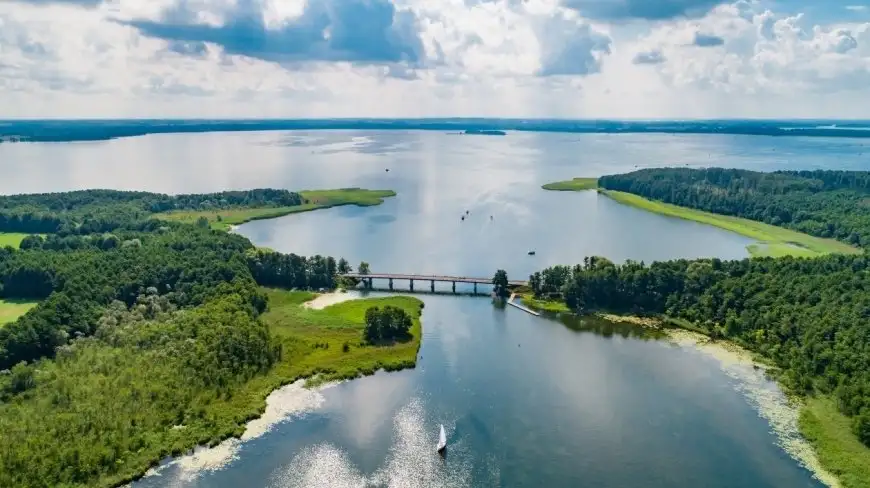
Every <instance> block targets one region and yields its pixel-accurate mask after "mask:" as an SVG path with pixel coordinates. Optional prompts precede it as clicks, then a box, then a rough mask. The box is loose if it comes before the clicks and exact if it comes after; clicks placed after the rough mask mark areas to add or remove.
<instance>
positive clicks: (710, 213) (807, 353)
mask: <svg viewBox="0 0 870 488" xmlns="http://www.w3.org/2000/svg"><path fill="white" fill-rule="evenodd" d="M598 184H599V191H601V192H602V193H603V194H605V195H607V196H609V197H612V198H614V199H616V200H617V201H620V202H622V203H627V204H630V205H634V206H637V207H639V208H644V209H647V210H651V211H656V212H659V213H663V214H666V215H673V216H676V217H681V218H686V219H689V220H696V221H701V222H705V223H709V224H712V225H717V226H719V227H723V228H726V229H729V230H734V231H735V232H740V233H742V234H744V235H749V236H751V237H755V238H759V239H760V240H763V242H764V245H765V246H767V247H768V248H769V249H772V250H773V252H767V253H765V254H768V255H769V256H770V255H773V256H779V257H776V258H773V257H766V258H762V259H757V258H755V259H745V260H741V261H722V260H719V259H700V260H693V261H687V260H676V261H668V262H656V263H652V264H651V265H644V264H642V263H637V262H633V261H627V262H626V263H624V264H621V265H618V264H614V263H612V262H611V261H609V260H607V259H605V258H601V257H590V258H587V259H586V260H585V261H584V262H583V263H581V264H578V265H576V266H573V267H569V266H554V267H550V268H547V269H545V270H542V271H541V272H539V273H534V274H533V275H532V276H531V277H530V280H529V285H530V288H531V294H532V295H533V298H534V299H535V300H537V301H539V302H541V303H543V304H544V305H545V306H548V307H549V308H551V309H558V308H559V305H558V304H559V303H561V304H562V305H561V307H564V309H567V310H571V311H574V312H578V313H591V312H598V311H601V312H612V313H620V314H632V315H647V316H656V317H660V318H662V319H663V320H664V321H665V322H667V323H670V324H672V325H676V326H679V327H684V328H687V329H690V330H693V331H697V332H701V333H703V334H705V335H707V336H709V337H710V338H712V339H714V340H721V339H725V340H729V341H732V342H734V343H736V344H738V345H740V346H742V347H744V348H746V349H749V350H751V351H754V352H755V353H757V354H759V355H760V356H761V357H763V358H765V359H766V360H767V361H769V362H770V363H772V365H774V367H775V368H774V370H773V371H775V374H776V377H777V379H778V380H779V382H780V383H781V384H782V385H783V386H784V387H785V389H786V390H787V391H789V392H790V393H792V394H794V395H795V396H796V397H798V398H801V399H803V402H804V403H803V409H802V412H801V419H800V427H801V430H802V432H803V433H804V435H805V436H806V437H807V438H808V439H809V440H810V441H811V443H812V444H813V446H814V448H815V450H816V451H817V454H818V456H819V459H820V460H821V462H822V463H823V465H824V466H825V467H826V468H827V469H828V470H830V471H831V472H834V473H836V474H837V475H838V477H839V478H840V481H841V482H842V484H843V486H845V487H847V488H861V487H866V486H868V485H867V480H870V368H867V367H865V366H859V365H867V364H870V353H868V349H867V344H868V342H867V334H866V330H867V321H866V312H867V305H866V304H867V303H870V293H868V290H870V273H868V264H867V262H866V258H865V256H864V255H863V249H864V248H867V247H868V246H870V208H868V206H867V205H866V201H867V199H868V197H870V172H864V171H779V172H774V173H758V172H753V171H745V170H734V169H722V168H709V169H702V170H696V169H685V168H663V169H645V170H641V171H635V172H632V173H627V174H622V175H610V176H603V177H601V178H599V179H598ZM793 248H795V249H800V252H794V251H792V249H793ZM795 255H797V256H801V257H804V258H806V257H808V256H812V257H813V259H795V257H794V256H795ZM589 283H594V284H595V286H588V284H589ZM532 303H534V302H532Z"/></svg>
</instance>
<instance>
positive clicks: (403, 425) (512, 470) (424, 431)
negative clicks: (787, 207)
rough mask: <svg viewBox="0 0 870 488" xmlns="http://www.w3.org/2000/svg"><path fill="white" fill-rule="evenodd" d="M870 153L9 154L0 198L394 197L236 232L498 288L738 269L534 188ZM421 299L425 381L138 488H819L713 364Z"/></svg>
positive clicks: (719, 250) (613, 140)
mask: <svg viewBox="0 0 870 488" xmlns="http://www.w3.org/2000/svg"><path fill="white" fill-rule="evenodd" d="M865 150H866V148H864V146H863V145H862V143H861V142H860V141H858V142H856V141H852V140H848V139H824V138H796V137H792V138H764V137H747V136H725V135H717V136H709V135H704V136H701V135H680V136H673V135H655V134H633V135H607V134H605V135H598V134H590V135H578V134H536V133H521V134H517V133H511V134H509V135H508V136H506V137H483V136H481V137H475V136H451V135H446V134H441V133H436V132H398V131H397V132H384V133H375V132H312V133H299V132H293V133H234V134H190V135H154V136H145V137H138V138H129V139H119V140H114V141H108V142H99V143H75V144H4V145H0V170H2V173H3V175H4V178H3V179H0V192H2V193H21V192H45V191H62V190H70V189H82V188H94V187H103V188H119V189H135V190H150V191H159V192H167V193H192V192H205V191H218V190H223V189H244V188H252V187H279V188H289V189H307V188H336V187H350V186H359V187H366V188H388V189H394V190H396V191H397V192H398V197H396V198H393V199H389V200H388V201H387V202H386V203H385V204H383V205H381V206H378V207H371V208H364V209H363V208H354V207H344V208H336V209H331V210H327V211H318V212H313V213H308V214H301V215H293V216H288V217H285V218H281V219H275V220H272V221H259V222H253V223H250V224H246V225H244V226H242V227H241V228H240V229H239V232H241V233H242V234H244V235H246V236H248V237H249V238H251V240H252V241H253V242H255V243H256V244H258V245H262V246H268V247H271V248H274V249H277V250H281V251H286V252H296V253H299V254H306V255H307V254H314V253H320V254H329V255H334V256H344V257H346V258H348V259H349V260H351V261H352V262H353V263H357V262H359V261H361V260H366V261H368V262H369V263H371V265H372V269H373V270H376V271H386V272H408V273H441V274H461V275H466V276H468V275H479V276H482V277H486V276H490V275H491V274H492V273H493V272H494V271H495V269H497V268H504V269H506V270H507V271H508V274H509V275H510V276H511V277H512V278H515V279H521V278H523V277H525V276H527V275H528V274H529V273H531V272H533V271H535V270H538V269H540V268H542V267H544V266H548V265H551V264H574V263H577V262H580V261H581V260H582V259H583V257H585V256H587V255H592V254H598V255H603V256H606V257H609V258H610V259H613V260H614V261H623V260H626V259H635V260H644V261H647V262H648V261H652V260H656V259H671V258H682V257H686V258H690V257H701V256H719V257H722V258H739V257H744V256H746V250H745V246H746V245H747V244H748V243H749V241H748V240H747V239H745V238H743V237H740V236H737V235H734V234H730V233H728V232H725V231H723V230H720V229H716V228H712V227H707V226H703V225H701V224H697V223H693V222H686V221H681V220H677V219H672V218H667V217H663V216H658V215H654V214H649V213H645V212H643V211H640V210H637V209H634V208H631V207H626V206H622V205H619V204H617V203H615V202H613V201H611V200H609V199H607V198H604V197H600V196H598V195H597V194H596V193H595V192H585V193H558V192H546V191H543V190H540V185H541V184H543V183H546V182H549V181H554V180H561V179H567V178H571V177H575V176H598V175H602V174H609V173H619V172H625V171H630V170H632V169H635V168H636V167H653V166H669V165H670V166H686V165H688V166H693V167H697V166H714V165H717V166H729V167H741V168H749V169H758V170H775V169H813V168H841V169H867V166H868V165H867V159H866V157H867V156H865V155H864V152H865ZM387 169H389V171H386V170H387ZM466 211H468V212H469V213H468V217H467V218H466V220H465V221H462V220H460V216H461V215H462V214H465V212H466ZM490 216H492V218H491V219H490ZM529 250H535V251H536V252H537V254H536V256H534V257H532V256H528V255H527V254H526V253H527V251H529ZM399 285H401V284H399ZM424 286H425V285H424ZM425 302H426V308H425V312H424V322H423V323H424V338H423V343H422V348H421V351H420V358H419V362H418V367H417V368H416V369H414V370H409V371H403V372H399V373H391V374H378V375H375V376H373V377H369V378H365V379H361V380H358V381H353V382H348V383H344V384H341V385H339V386H335V387H332V388H328V389H326V390H324V391H323V392H322V393H318V395H322V398H320V400H321V401H319V402H314V403H313V404H312V405H314V406H313V407H312V408H313V410H312V411H310V412H309V413H308V414H307V415H305V416H303V417H302V418H294V419H292V420H291V421H288V422H285V423H282V424H280V425H279V426H277V427H276V428H275V429H273V430H272V431H271V432H269V433H267V434H266V435H264V436H261V437H259V438H257V439H254V440H252V441H250V442H247V443H244V444H242V445H241V448H240V450H239V451H238V452H236V458H235V459H234V460H232V461H231V462H230V463H229V464H227V465H226V466H224V467H223V468H222V469H219V470H216V471H200V472H194V473H190V472H187V471H185V470H184V469H182V468H181V467H180V466H179V465H173V466H170V467H168V468H166V469H164V470H163V471H161V475H160V476H155V477H149V478H146V479H144V480H142V481H141V482H139V483H137V484H136V485H137V486H147V487H151V486H197V487H200V486H201V487H206V486H207V487H213V486H214V487H224V486H226V487H235V486H275V487H284V486H300V487H301V486H309V487H310V486H329V487H343V486H354V487H361V486H396V487H414V486H457V487H459V486H505V487H508V486H510V487H514V486H519V487H523V486H594V487H630V486H642V487H697V486H705V487H735V486H739V487H768V486H769V487H814V486H818V485H817V484H816V482H814V481H813V480H812V478H811V476H810V474H809V473H808V472H807V471H806V470H804V469H803V468H801V467H800V466H798V464H797V463H796V462H795V461H794V460H793V459H791V458H790V457H789V456H788V455H786V454H785V452H783V450H782V449H780V448H779V447H778V445H777V439H776V437H775V436H774V435H772V434H771V433H770V426H769V425H768V423H767V422H766V421H765V420H764V419H762V418H761V417H759V415H758V412H757V411H756V410H755V409H754V408H753V407H752V406H750V404H749V403H748V402H747V401H746V399H745V397H744V396H743V395H742V394H741V393H739V392H738V391H737V386H738V385H736V384H735V380H734V379H733V378H731V377H729V376H727V375H725V374H722V372H721V370H720V368H719V366H718V365H717V364H716V362H715V361H714V360H712V359H710V358H707V357H705V356H703V355H699V354H697V353H694V352H692V351H690V350H684V349H680V348H676V347H674V346H671V345H669V344H667V343H665V342H661V341H655V340H649V339H648V338H646V337H639V336H638V334H637V333H635V332H632V331H634V330H635V329H630V328H625V327H617V328H614V327H613V326H605V325H603V324H594V323H585V324H578V323H571V324H568V326H566V325H565V324H562V323H559V322H554V321H549V320H546V319H542V318H535V317H532V316H530V315H527V314H524V313H523V312H521V311H519V310H515V309H512V308H509V309H503V308H497V307H493V305H492V304H491V303H490V302H489V300H488V299H486V298H483V299H481V298H455V297H442V296H428V297H426V298H425ZM317 405H319V406H317ZM439 423H443V424H444V425H445V427H447V428H448V432H449V442H450V445H449V448H448V449H449V452H448V455H447V458H446V460H445V461H444V462H442V461H441V460H440V459H439V458H438V457H437V456H435V454H434V452H433V451H434V445H435V442H436V439H437V432H438V430H437V425H438V424H439Z"/></svg>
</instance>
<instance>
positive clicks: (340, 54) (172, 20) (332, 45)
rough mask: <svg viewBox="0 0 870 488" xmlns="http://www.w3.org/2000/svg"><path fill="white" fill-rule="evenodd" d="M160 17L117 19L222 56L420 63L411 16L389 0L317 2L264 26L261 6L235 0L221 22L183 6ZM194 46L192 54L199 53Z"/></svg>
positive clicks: (253, 0)
mask: <svg viewBox="0 0 870 488" xmlns="http://www.w3.org/2000/svg"><path fill="white" fill-rule="evenodd" d="M178 5H179V6H178V7H176V8H173V9H169V10H166V11H165V12H164V15H163V17H162V19H161V20H159V21H153V20H143V19H134V20H126V21H125V20H119V21H118V22H119V23H121V24H124V25H128V26H130V27H133V28H135V29H137V30H138V31H139V32H140V33H141V34H142V35H145V36H148V37H153V38H158V39H163V40H166V41H171V42H174V43H209V44H214V45H217V46H220V47H221V48H222V49H223V50H224V51H225V52H226V53H227V54H232V55H241V56H247V57H251V58H256V59H262V60H265V61H273V62H278V63H286V64H291V65H292V64H295V63H305V62H318V61H319V62H336V61H345V62H351V63H360V64H386V63H407V64H408V65H411V66H422V65H424V64H425V51H424V49H423V45H422V43H421V41H420V38H419V35H418V31H417V25H416V18H415V17H414V15H413V14H412V13H411V12H408V11H397V10H396V8H395V6H394V5H393V3H392V2H391V1H390V0H318V1H310V2H307V3H306V4H305V7H304V9H303V11H302V12H301V15H299V16H298V17H295V18H291V19H287V20H285V21H284V22H282V23H280V24H279V25H267V23H266V20H265V12H264V4H263V2H261V1H258V0H239V1H238V2H237V3H236V4H235V6H233V7H232V8H230V9H229V10H228V11H226V12H225V20H224V21H223V23H221V24H218V25H214V24H211V23H206V22H201V21H200V22H197V21H194V20H192V19H194V18H196V13H195V12H191V11H190V10H188V8H187V7H186V4H183V3H182V4H178ZM200 51H201V49H198V50H197V52H200Z"/></svg>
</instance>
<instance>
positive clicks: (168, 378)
mask: <svg viewBox="0 0 870 488" xmlns="http://www.w3.org/2000/svg"><path fill="white" fill-rule="evenodd" d="M298 198H299V197H298V194H294V193H290V192H286V191H279V190H253V191H250V192H223V193H214V194H209V195H181V196H177V197H167V196H165V195H156V194H149V193H137V192H115V191H104V190H95V191H84V192H70V193H58V194H49V195H21V196H13V197H0V207H2V210H0V213H2V214H3V216H4V218H6V219H7V220H5V221H4V222H6V225H8V223H9V222H17V224H13V228H15V229H18V230H25V229H26V230H27V231H29V232H40V233H42V232H46V231H50V232H51V233H50V234H48V235H46V236H40V235H31V236H29V237H27V238H26V239H25V240H24V241H23V242H22V245H21V248H20V249H14V248H12V247H4V248H0V299H8V300H33V301H38V302H39V303H38V304H37V305H36V306H35V307H33V308H32V309H30V310H29V311H27V312H26V313H24V315H22V316H21V317H19V318H18V319H17V320H15V321H14V322H12V323H8V324H5V325H2V326H0V432H3V437H4V439H5V440H6V441H7V442H3V443H0V486H22V487H29V486H52V487H54V486H93V485H95V484H97V485H101V486H102V485H115V484H118V483H120V482H122V481H125V480H128V479H130V478H131V477H132V476H135V475H136V474H137V473H140V472H141V470H142V469H143V467H147V465H148V463H151V462H154V461H155V460H156V459H159V458H160V457H163V456H166V455H169V454H173V453H174V454H178V453H180V452H181V450H182V449H186V448H189V447H190V442H191V440H194V441H196V442H209V441H210V440H213V437H212V436H214V435H215V433H217V432H227V431H228V429H230V430H229V432H232V430H231V429H232V428H233V427H232V425H235V423H237V422H239V421H243V420H244V417H242V418H236V416H234V415H233V414H231V413H225V414H223V415H216V413H215V412H216V410H215V409H220V408H227V407H222V406H221V405H224V404H226V403H227V402H228V401H230V400H231V399H232V398H233V396H234V395H235V394H237V393H236V392H237V391H238V390H239V388H241V387H242V386H243V385H245V384H246V382H248V381H249V380H250V379H251V378H254V377H258V376H262V374H263V373H264V372H266V371H268V370H269V369H270V368H272V366H273V364H275V363H276V362H277V361H280V360H281V359H282V357H284V356H285V355H287V354H291V353H292V354H296V355H298V354H299V353H298V351H285V350H284V347H285V343H284V342H282V341H276V339H275V337H274V336H273V335H272V334H271V333H270V330H269V327H268V325H267V324H266V323H265V322H264V321H263V320H262V319H261V315H262V314H263V313H264V312H265V311H266V310H267V295H266V294H265V293H264V291H263V290H264V288H263V287H281V288H287V289H290V288H296V289H300V290H307V289H321V288H333V287H334V286H335V279H336V276H335V275H336V271H337V261H336V259H334V258H332V257H325V256H312V257H304V256H297V255H295V254H281V253H277V252H273V251H269V250H264V249H257V248H255V247H254V246H253V245H252V244H251V243H250V241H248V240H247V239H245V238H244V237H241V236H239V235H235V234H232V233H227V232H222V231H215V230H211V229H209V228H207V227H205V228H204V227H201V226H196V225H190V224H183V223H178V222H166V221H162V220H156V219H154V218H152V215H153V212H154V211H157V210H159V211H162V210H165V209H169V208H193V207H195V208H204V207H205V206H210V207H211V206H239V207H245V206H257V207H261V206H263V205H287V204H296V203H298V201H300V200H298ZM89 222H90V223H91V224H89ZM25 223H26V224H25ZM46 223H51V225H50V226H46V227H42V226H44V225H46ZM22 226H23V227H22ZM9 228H10V227H8V226H7V227H5V228H3V230H7V229H9ZM360 327H361V328H362V323H360ZM293 347H294V348H297V349H298V347H299V346H298V345H296V343H294V345H293ZM294 357H295V356H294ZM241 404H243V405H248V404H249V402H242V403H241ZM217 411H219V410H217ZM228 421H232V423H231V424H227V422H228ZM179 425H181V426H186V427H187V428H186V429H185V430H179V431H175V430H173V429H172V427H173V426H179ZM143 463H144V465H143Z"/></svg>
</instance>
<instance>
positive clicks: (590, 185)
mask: <svg viewBox="0 0 870 488" xmlns="http://www.w3.org/2000/svg"><path fill="white" fill-rule="evenodd" d="M597 185H598V180H597V179H595V178H575V179H573V180H567V181H558V182H555V183H548V184H546V185H544V186H543V188H544V189H545V190H556V191H584V190H591V189H595V188H597ZM598 192H599V193H601V194H602V195H605V196H607V197H609V198H611V199H613V200H615V201H617V202H619V203H622V204H625V205H631V206H632V207H636V208H640V209H643V210H646V211H649V212H655V213H657V214H661V215H667V216H669V217H676V218H680V219H685V220H691V221H693V222H699V223H702V224H707V225H712V226H714V227H719V228H720V229H725V230H728V231H731V232H734V233H736V234H740V235H743V236H746V237H749V238H752V239H755V240H757V241H758V242H756V243H754V244H751V245H749V246H747V248H746V249H747V250H748V251H749V254H750V255H751V256H754V257H766V256H767V257H783V256H794V257H816V256H823V255H825V254H860V253H861V252H862V251H861V250H860V249H858V248H856V247H852V246H850V245H848V244H846V243H844V242H840V241H837V240H834V239H824V238H821V237H814V236H811V235H808V234H803V233H801V232H796V231H793V230H789V229H785V228H783V227H777V226H774V225H770V224H765V223H763V222H757V221H755V220H749V219H744V218H740V217H731V216H727V215H719V214H714V213H710V212H705V211H702V210H695V209H691V208H687V207H680V206H677V205H671V204H669V203H663V202H658V201H654V200H650V199H647V198H644V197H641V196H638V195H634V194H632V193H626V192H621V191H613V190H605V189H602V188H598Z"/></svg>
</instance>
